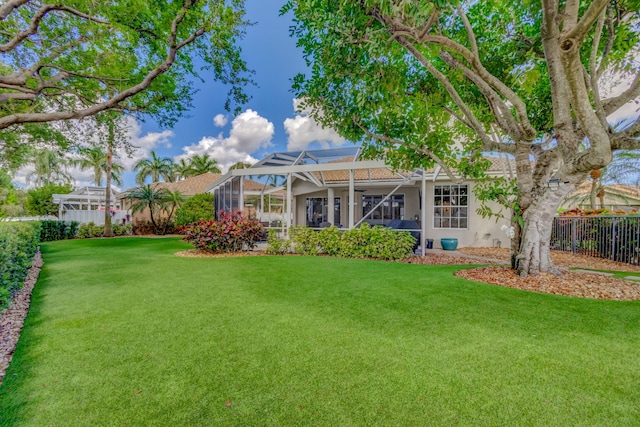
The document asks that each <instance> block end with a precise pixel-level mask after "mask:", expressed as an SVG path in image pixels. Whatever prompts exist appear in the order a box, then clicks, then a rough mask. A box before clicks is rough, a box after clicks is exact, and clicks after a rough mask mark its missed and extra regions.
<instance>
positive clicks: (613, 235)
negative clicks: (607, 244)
mask: <svg viewBox="0 0 640 427" xmlns="http://www.w3.org/2000/svg"><path fill="white" fill-rule="evenodd" d="M617 231H618V217H613V221H611V260H613V261H616V260H617V259H618V257H617V256H616V238H617Z"/></svg>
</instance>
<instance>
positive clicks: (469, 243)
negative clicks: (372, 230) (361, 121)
mask: <svg viewBox="0 0 640 427" xmlns="http://www.w3.org/2000/svg"><path fill="white" fill-rule="evenodd" d="M447 184H450V181H448V180H438V181H436V182H427V192H426V201H427V215H426V218H427V228H426V230H427V235H426V237H427V238H428V239H433V240H434V245H433V246H434V248H441V245H440V239H441V238H457V239H458V247H492V246H497V244H498V241H499V242H500V246H501V247H503V248H505V247H509V239H508V237H507V236H506V234H505V233H504V231H503V230H502V229H501V227H502V225H509V221H508V220H506V219H500V220H498V221H496V219H495V218H482V217H481V216H480V215H478V214H477V213H476V210H477V209H478V208H479V207H480V202H479V201H478V200H477V199H476V198H475V197H474V196H473V185H474V183H473V182H472V181H468V182H464V183H463V184H467V185H468V186H469V205H468V226H467V228H435V227H434V187H435V186H436V185H447ZM356 188H357V189H358V190H362V191H359V192H357V193H355V194H356V203H357V204H356V207H355V222H356V223H357V222H358V221H359V220H360V219H361V218H362V195H367V194H368V195H381V194H388V193H389V192H390V191H391V190H393V188H395V186H384V187H382V186H379V187H369V186H364V185H362V184H360V185H359V184H358V183H356ZM420 189H421V183H420V182H417V183H415V184H410V185H407V186H403V187H401V188H400V189H398V190H397V191H396V192H395V193H394V194H404V203H405V211H404V212H405V215H404V219H414V217H415V216H416V215H418V217H419V218H420V217H421V216H420V209H421V206H420ZM292 193H293V195H294V205H293V206H294V210H293V225H305V224H306V199H307V198H308V197H322V198H324V197H327V189H326V188H323V189H319V188H318V187H317V186H315V185H314V184H313V183H310V182H305V181H301V180H296V182H294V184H293V186H292ZM334 197H339V198H340V200H341V218H340V221H339V223H340V224H342V225H343V226H347V224H348V218H349V211H348V199H349V190H348V188H346V187H345V188H334ZM490 204H491V205H492V208H493V210H495V211H497V210H499V205H498V204H497V203H495V202H494V203H492V202H490Z"/></svg>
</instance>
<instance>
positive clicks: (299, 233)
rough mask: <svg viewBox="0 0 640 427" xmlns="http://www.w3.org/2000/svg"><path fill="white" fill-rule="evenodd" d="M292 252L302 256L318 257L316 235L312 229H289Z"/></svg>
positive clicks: (301, 227)
mask: <svg viewBox="0 0 640 427" xmlns="http://www.w3.org/2000/svg"><path fill="white" fill-rule="evenodd" d="M289 233H290V236H291V242H292V243H293V250H295V251H296V252H297V253H299V254H302V255H318V243H319V242H318V234H319V233H317V232H316V231H315V230H313V229H312V228H307V227H303V226H297V227H291V229H290V230H289Z"/></svg>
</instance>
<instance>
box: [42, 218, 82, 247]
mask: <svg viewBox="0 0 640 427" xmlns="http://www.w3.org/2000/svg"><path fill="white" fill-rule="evenodd" d="M40 224H41V230H40V241H41V242H53V241H56V240H66V239H75V238H76V236H77V234H78V227H79V226H80V223H79V222H77V221H70V222H65V221H56V220H44V221H41V222H40Z"/></svg>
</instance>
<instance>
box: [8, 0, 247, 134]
mask: <svg viewBox="0 0 640 427" xmlns="http://www.w3.org/2000/svg"><path fill="white" fill-rule="evenodd" d="M243 16H244V1H243V0H200V1H198V0H183V1H172V0H154V1H142V0H133V1H131V0H114V1H90V0H73V1H66V2H64V3H63V4H61V3H60V2H55V3H47V2H46V1H41V0H8V1H5V2H4V3H3V4H2V5H0V54H1V58H2V59H1V60H0V129H8V128H12V127H13V129H14V131H15V128H16V127H17V128H20V129H21V130H22V131H25V132H27V131H29V132H32V133H37V131H36V130H34V128H33V126H32V125H31V126H30V125H29V124H33V123H46V122H52V121H56V120H68V119H78V118H82V117H87V116H92V115H95V114H97V113H100V112H102V111H105V110H116V111H120V112H126V113H130V114H141V113H145V114H149V115H151V116H153V117H154V118H155V119H157V120H159V122H160V123H162V124H170V123H172V122H173V121H175V120H176V118H177V117H179V116H180V114H182V113H183V112H184V111H185V110H186V109H187V108H188V107H189V106H190V105H189V103H190V99H191V96H192V95H193V93H194V87H193V84H192V83H191V82H192V80H193V79H192V78H191V77H197V76H198V75H199V73H200V71H201V70H200V69H199V68H198V67H199V63H200V62H202V64H204V67H205V68H207V69H209V70H210V71H211V72H212V77H213V79H215V80H217V81H219V82H221V83H223V84H226V85H228V86H229V87H230V89H229V93H228V100H227V108H229V107H230V105H231V102H234V103H236V102H237V103H242V102H244V101H246V99H247V96H246V94H245V93H244V91H243V87H244V86H245V85H246V84H248V83H250V72H249V71H248V69H247V67H246V65H245V63H244V61H243V60H242V59H241V57H240V50H239V48H238V46H237V44H236V42H237V40H238V38H239V37H241V36H242V35H243V31H244V27H245V25H246V23H245V21H244V18H243ZM201 60H202V61H201ZM45 129H46V127H45ZM0 142H4V144H5V145H6V143H7V142H6V141H0ZM9 142H13V141H9Z"/></svg>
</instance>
